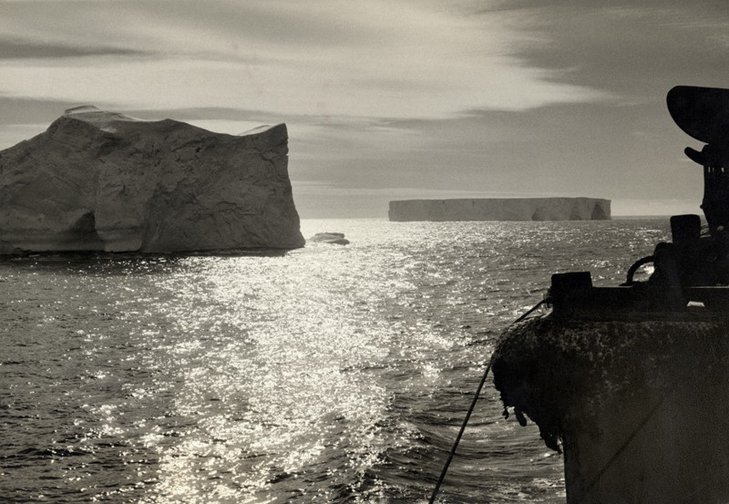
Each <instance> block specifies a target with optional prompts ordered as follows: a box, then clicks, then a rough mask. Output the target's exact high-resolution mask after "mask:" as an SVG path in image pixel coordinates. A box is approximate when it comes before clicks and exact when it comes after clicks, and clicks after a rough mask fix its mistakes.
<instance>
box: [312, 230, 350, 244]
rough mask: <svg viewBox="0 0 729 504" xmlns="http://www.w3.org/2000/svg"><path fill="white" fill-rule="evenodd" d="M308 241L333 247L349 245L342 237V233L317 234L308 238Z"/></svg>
mask: <svg viewBox="0 0 729 504" xmlns="http://www.w3.org/2000/svg"><path fill="white" fill-rule="evenodd" d="M309 241H310V242H315V243H332V244H334V245H349V240H347V239H346V238H345V237H344V233H329V232H327V233H317V234H315V235H314V236H312V237H311V238H309Z"/></svg>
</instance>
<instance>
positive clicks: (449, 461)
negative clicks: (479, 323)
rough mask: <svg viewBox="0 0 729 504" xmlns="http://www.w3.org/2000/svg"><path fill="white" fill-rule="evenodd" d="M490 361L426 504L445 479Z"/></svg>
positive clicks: (489, 368)
mask: <svg viewBox="0 0 729 504" xmlns="http://www.w3.org/2000/svg"><path fill="white" fill-rule="evenodd" d="M491 362H492V360H489V364H488V366H486V372H485V373H484V374H483V376H482V377H481V381H480V382H479V384H478V388H477V389H476V394H475V395H474V396H473V401H471V406H470V407H469V408H468V411H467V412H466V418H464V419H463V424H462V425H461V430H459V431H458V435H457V436H456V440H455V441H454V442H453V446H452V447H451V451H450V453H449V454H448V459H446V462H445V465H443V470H442V471H441V472H440V478H438V483H436V484H435V488H434V489H433V493H432V494H431V495H430V500H429V501H428V504H433V503H434V502H435V499H436V497H438V492H440V486H441V485H442V484H443V480H444V479H445V477H446V473H447V472H448V466H450V465H451V460H453V455H455V454H456V448H458V443H460V442H461V437H462V436H463V432H464V431H465V430H466V425H468V420H469V419H470V418H471V413H473V410H474V408H475V407H476V402H478V396H479V395H480V394H481V389H482V388H483V384H484V383H485V382H486V377H487V376H488V375H489V371H491Z"/></svg>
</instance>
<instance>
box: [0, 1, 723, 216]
mask: <svg viewBox="0 0 729 504" xmlns="http://www.w3.org/2000/svg"><path fill="white" fill-rule="evenodd" d="M677 84H691V85H704V86H717V87H729V4H727V3H726V0H718V1H709V0H702V1H694V2H686V1H685V0H662V1H657V0H644V1H641V2H635V1H628V0H622V1H621V0H617V1H597V0H579V1H578V0H572V1H570V0H561V1H560V0H356V1H354V0H349V1H346V0H260V1H254V0H192V1H187V0H140V1H136V0H46V1H36V0H18V1H8V0H0V148H6V147H9V146H11V145H13V144H15V143H16V142H18V141H20V140H22V139H24V138H28V137H30V136H32V135H34V134H37V133H39V132H41V131H43V130H44V129H45V128H46V127H47V126H48V124H49V123H50V122H51V121H52V120H53V119H55V118H56V117H58V116H59V115H60V114H61V113H62V112H63V110H64V109H66V108H69V107H72V106H76V105H79V104H86V103H89V104H95V105H97V106H99V107H102V108H107V109H111V110H115V111H121V112H125V113H129V114H131V115H135V116H137V117H142V118H145V119H162V118H165V117H171V118H173V119H180V120H185V121H187V122H191V123H193V124H196V125H198V126H202V127H205V128H208V129H211V130H214V131H221V132H226V133H240V132H242V131H245V130H247V129H249V128H251V127H254V126H257V125H260V124H272V123H278V122H286V123H287V124H288V127H289V135H290V142H289V146H290V149H291V152H290V161H289V171H290V175H291V179H292V183H293V186H294V198H295V200H296V204H297V207H298V209H299V213H300V214H301V216H302V217H303V218H307V217H327V216H329V217H355V216H373V217H384V216H386V214H387V201H388V200H390V199H406V198H420V197H426V198H436V197H438V198H439V197H479V196H480V197H499V196H502V197H507V196H562V195H564V196H594V197H606V198H611V199H612V200H613V212H614V213H615V214H669V213H680V212H686V211H693V212H696V211H698V203H699V201H700V199H701V192H702V186H703V182H702V178H701V170H700V167H698V166H696V165H694V164H693V163H691V162H690V161H688V160H685V159H683V154H682V151H683V148H684V147H685V146H687V145H692V146H694V147H699V148H700V146H697V143H696V142H695V141H693V140H692V139H691V138H689V137H688V136H687V135H685V134H683V133H682V132H681V131H680V130H679V129H678V127H676V126H675V125H674V124H673V122H672V120H671V118H670V116H669V115H668V113H667V111H666V107H665V95H666V92H667V91H668V90H669V89H670V88H671V87H673V86H674V85H677Z"/></svg>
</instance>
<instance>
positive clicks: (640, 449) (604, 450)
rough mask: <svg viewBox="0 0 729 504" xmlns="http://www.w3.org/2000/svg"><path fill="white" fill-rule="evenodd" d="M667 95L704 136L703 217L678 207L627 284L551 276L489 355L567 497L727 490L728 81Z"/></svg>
mask: <svg viewBox="0 0 729 504" xmlns="http://www.w3.org/2000/svg"><path fill="white" fill-rule="evenodd" d="M667 102H668V110H669V112H670V114H671V116H672V117H673V119H674V121H675V122H676V124H677V125H678V126H679V127H680V128H681V129H682V130H683V131H684V132H686V133H688V134H689V135H690V136H691V137H693V138H694V139H696V140H699V141H700V142H703V143H704V144H705V145H704V147H703V149H702V150H701V151H698V150H695V149H692V148H690V147H688V148H686V150H685V153H686V155H687V156H688V157H689V158H690V159H691V160H693V161H695V162H697V163H698V164H700V165H701V166H702V167H703V173H704V196H703V202H702V205H701V208H702V209H703V212H704V215H705V219H706V226H703V227H702V220H701V218H700V216H699V215H675V216H673V217H671V233H672V239H671V242H662V243H658V244H657V245H656V246H655V250H654V253H653V254H652V255H650V256H648V257H644V258H641V259H638V260H637V261H636V262H635V263H634V264H633V265H632V266H631V267H630V268H629V269H628V270H627V274H626V280H625V282H624V283H623V284H622V285H619V286H615V287H595V286H593V285H592V280H591V276H590V273H589V272H569V273H558V274H555V275H553V276H552V285H551V288H550V289H549V293H548V295H547V298H546V299H545V301H546V303H547V304H548V305H551V308H552V309H551V312H550V313H549V314H547V315H543V316H540V317H534V318H531V319H527V320H525V321H524V322H520V323H518V324H515V325H513V326H511V327H510V328H508V329H507V330H506V332H505V334H504V335H503V337H502V339H501V341H500V343H499V345H498V347H497V350H496V352H495V354H494V358H493V360H492V369H493V373H494V384H495V386H496V388H497V389H498V390H499V391H500V392H501V397H502V400H503V402H504V406H505V410H504V411H505V415H506V416H508V415H509V414H510V413H509V412H510V411H511V410H512V409H513V412H514V413H515V415H516V417H517V419H518V420H519V422H520V423H522V424H525V423H526V417H529V418H531V419H532V420H533V421H534V422H535V423H536V424H537V425H538V426H539V430H540V434H541V437H542V438H543V439H544V441H545V443H546V444H547V446H549V447H550V448H552V449H555V450H557V451H563V452H564V464H565V483H566V487H567V502H568V503H569V504H573V503H581V504H588V503H595V504H597V503H613V502H615V503H618V502H624V503H667V502H702V503H720V502H721V503H724V502H729V90H727V89H716V88H703V87H690V86H678V87H675V88H673V89H672V90H671V91H670V92H669V93H668V97H667ZM649 263H652V265H653V267H654V270H653V273H652V274H651V276H650V277H649V278H648V279H647V280H646V281H637V280H635V278H634V277H635V276H636V271H637V270H638V269H639V268H640V267H641V266H643V265H646V264H649Z"/></svg>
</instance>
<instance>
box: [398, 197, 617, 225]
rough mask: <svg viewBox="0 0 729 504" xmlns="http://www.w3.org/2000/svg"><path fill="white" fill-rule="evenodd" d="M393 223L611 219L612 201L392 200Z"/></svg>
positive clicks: (517, 199) (573, 199) (536, 199)
mask: <svg viewBox="0 0 729 504" xmlns="http://www.w3.org/2000/svg"><path fill="white" fill-rule="evenodd" d="M389 217H390V220H391V221H553V220H607V219H610V200H607V199H597V198H487V199H441V200H436V199H432V200H402V201H391V202H390V210H389Z"/></svg>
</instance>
